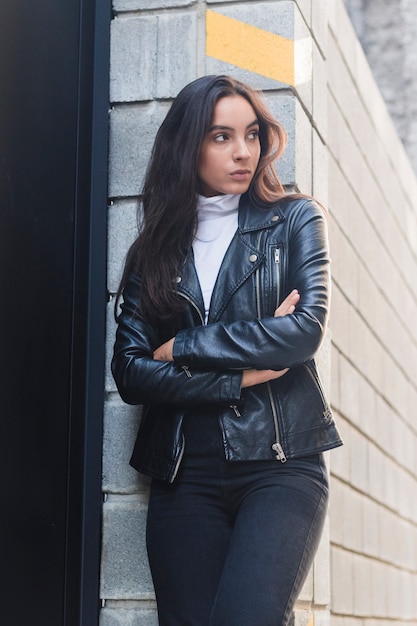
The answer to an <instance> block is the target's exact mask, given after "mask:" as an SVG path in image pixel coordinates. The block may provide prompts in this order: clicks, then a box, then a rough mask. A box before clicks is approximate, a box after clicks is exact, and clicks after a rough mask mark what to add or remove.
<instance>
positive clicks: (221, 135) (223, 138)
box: [213, 133, 229, 143]
mask: <svg viewBox="0 0 417 626" xmlns="http://www.w3.org/2000/svg"><path fill="white" fill-rule="evenodd" d="M228 138H229V137H228V135H226V133H219V134H218V135H215V136H214V137H213V139H214V141H216V142H218V143H220V142H222V141H227V139H228Z"/></svg>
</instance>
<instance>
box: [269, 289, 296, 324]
mask: <svg viewBox="0 0 417 626" xmlns="http://www.w3.org/2000/svg"><path fill="white" fill-rule="evenodd" d="M299 300H300V294H299V293H298V291H297V289H293V290H292V291H291V293H290V294H289V295H288V296H287V297H286V298H285V300H283V301H282V302H281V304H280V305H279V307H278V308H277V309H276V310H275V313H274V317H284V316H285V315H291V313H294V311H295V307H296V306H297V304H298V302H299Z"/></svg>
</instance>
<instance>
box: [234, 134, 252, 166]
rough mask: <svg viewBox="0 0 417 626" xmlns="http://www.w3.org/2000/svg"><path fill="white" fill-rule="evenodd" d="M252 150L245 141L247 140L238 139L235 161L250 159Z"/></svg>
mask: <svg viewBox="0 0 417 626" xmlns="http://www.w3.org/2000/svg"><path fill="white" fill-rule="evenodd" d="M250 154H251V153H250V150H249V147H248V145H247V143H246V141H245V138H241V139H240V138H237V139H236V143H235V149H234V153H233V158H234V159H235V161H243V160H245V159H248V158H249V157H250Z"/></svg>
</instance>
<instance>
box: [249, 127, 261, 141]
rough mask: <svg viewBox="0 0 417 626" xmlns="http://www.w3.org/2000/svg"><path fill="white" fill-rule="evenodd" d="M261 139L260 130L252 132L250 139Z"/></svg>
mask: <svg viewBox="0 0 417 626" xmlns="http://www.w3.org/2000/svg"><path fill="white" fill-rule="evenodd" d="M258 137H259V129H255V130H251V131H250V133H249V134H248V138H249V139H258Z"/></svg>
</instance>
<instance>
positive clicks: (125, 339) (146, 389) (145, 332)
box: [111, 279, 242, 407]
mask: <svg viewBox="0 0 417 626" xmlns="http://www.w3.org/2000/svg"><path fill="white" fill-rule="evenodd" d="M139 295H140V286H139V282H138V281H137V280H135V279H130V280H129V281H128V284H127V285H126V288H125V289H124V292H123V304H122V306H121V308H122V312H121V314H120V316H119V318H118V327H117V332H116V342H115V345H114V354H113V359H112V363H111V368H112V373H113V376H114V379H115V381H116V385H117V388H118V391H119V393H120V396H121V397H122V399H123V400H124V401H125V402H127V403H128V404H145V403H154V404H166V403H169V404H170V405H174V406H175V405H177V406H182V407H187V406H198V405H204V404H210V403H215V404H217V403H220V404H221V403H228V404H235V403H238V402H239V398H240V388H241V380H242V374H241V372H238V371H237V372H229V371H226V370H225V368H224V367H222V368H221V369H220V370H219V371H216V368H212V369H202V370H199V371H194V372H192V373H190V372H189V371H188V370H187V369H186V368H184V367H183V366H181V365H179V364H177V363H172V362H170V363H168V362H163V361H156V360H155V359H153V351H154V350H155V349H156V348H157V347H158V346H159V345H160V343H162V342H161V341H160V340H159V337H158V333H157V332H156V330H155V329H154V328H153V327H152V326H151V325H150V324H147V323H145V322H144V320H143V319H142V318H141V317H140V315H138V314H137V303H138V298H139Z"/></svg>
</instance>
